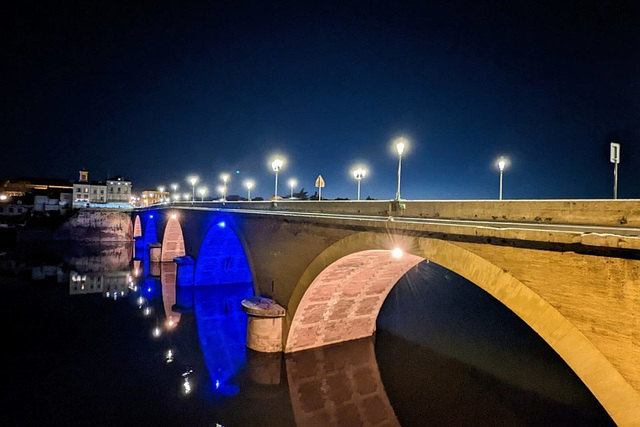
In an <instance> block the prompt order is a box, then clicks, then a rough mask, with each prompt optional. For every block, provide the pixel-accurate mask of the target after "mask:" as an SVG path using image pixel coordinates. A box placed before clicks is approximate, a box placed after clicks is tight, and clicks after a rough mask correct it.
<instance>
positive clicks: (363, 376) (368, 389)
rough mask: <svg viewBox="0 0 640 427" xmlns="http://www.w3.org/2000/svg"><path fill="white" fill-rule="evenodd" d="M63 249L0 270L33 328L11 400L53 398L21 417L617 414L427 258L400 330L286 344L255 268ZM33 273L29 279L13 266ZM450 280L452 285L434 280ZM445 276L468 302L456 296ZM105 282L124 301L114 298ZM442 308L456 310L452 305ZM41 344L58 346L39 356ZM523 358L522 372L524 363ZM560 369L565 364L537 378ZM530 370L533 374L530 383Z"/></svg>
mask: <svg viewBox="0 0 640 427" xmlns="http://www.w3.org/2000/svg"><path fill="white" fill-rule="evenodd" d="M82 251H86V257H85V256H83V255H82ZM53 253H54V252H53V251H50V252H47V254H45V255H33V254H28V255H25V254H17V255H16V256H14V257H13V258H10V257H9V256H8V255H6V254H5V255H0V266H6V269H5V270H3V271H2V274H3V275H4V277H2V276H0V280H2V279H3V278H4V279H5V281H4V282H3V283H4V285H6V286H5V288H10V289H13V291H12V292H14V293H13V294H10V295H8V298H9V300H10V301H14V300H15V301H25V304H28V305H23V306H22V307H21V306H19V305H16V307H15V309H14V310H13V311H10V315H11V316H12V319H16V320H15V322H13V323H14V324H15V325H17V326H15V328H17V329H16V330H17V331H18V333H17V336H18V338H19V339H16V341H15V342H12V341H11V339H10V342H9V344H10V346H11V347H10V348H16V349H17V352H18V353H19V354H18V355H17V360H16V361H14V364H15V366H18V367H19V368H20V369H17V370H16V373H15V374H11V375H9V376H8V377H7V381H8V382H11V383H14V384H18V385H17V386H16V388H17V389H16V393H15V395H16V396H18V397H19V398H18V399H16V401H15V403H11V402H9V403H10V404H9V405H8V406H9V407H15V408H22V407H24V406H20V404H21V402H33V405H34V407H37V408H38V409H39V411H38V414H36V415H34V416H33V417H34V418H33V419H28V421H29V422H24V419H23V418H20V417H24V414H22V413H21V414H18V415H11V416H10V418H9V419H10V420H14V421H15V420H19V421H22V422H13V423H11V424H12V425H15V424H25V423H26V424H29V423H31V424H43V423H46V422H47V421H48V420H50V419H51V418H52V417H53V416H56V419H57V420H59V423H60V424H63V425H87V424H91V423H92V422H95V420H100V422H98V423H99V424H104V425H131V424H140V425H150V424H153V425H164V424H179V425H199V426H200V425H216V423H219V424H221V425H228V426H231V425H262V426H269V425H274V426H288V425H299V426H314V425H319V426H320V425H321V426H351V425H353V426H396V425H399V423H402V425H429V424H437V425H479V424H485V425H495V424H501V425H553V424H555V425H558V424H563V425H571V424H580V423H582V424H589V425H598V424H607V422H610V420H608V418H607V417H606V414H604V412H603V411H602V409H601V408H600V407H599V406H598V405H597V402H595V404H594V402H593V400H594V399H593V398H592V396H590V395H588V392H585V388H584V387H582V389H580V388H579V386H580V384H578V385H577V386H576V385H575V384H571V381H573V380H575V378H573V377H571V374H572V373H571V372H569V373H568V374H569V379H567V372H566V370H562V369H558V366H557V363H555V362H553V363H552V362H550V359H548V358H547V356H548V355H546V356H544V357H542V356H541V353H539V352H538V353H536V352H535V350H533V347H532V346H531V344H527V343H526V342H525V341H523V340H524V338H522V335H520V333H518V334H517V336H516V337H511V335H505V332H504V328H502V329H498V330H497V332H496V329H495V327H496V325H502V326H504V323H505V320H504V319H503V318H502V317H500V316H498V315H496V314H492V315H491V316H490V317H489V321H488V324H485V325H484V326H479V325H480V323H479V321H478V319H480V318H481V317H482V316H481V310H484V308H483V307H484V303H483V302H482V301H481V300H479V299H477V298H475V297H473V298H470V297H469V296H468V295H462V294H460V293H459V292H458V291H459V289H458V287H457V285H456V284H455V283H453V282H452V281H451V280H448V279H446V278H442V277H440V278H438V277H436V276H434V275H432V276H428V277H427V276H425V274H426V273H425V272H424V271H422V272H421V273H420V271H418V273H420V274H418V275H417V276H413V277H412V278H410V279H411V280H410V281H407V280H405V281H404V282H403V283H404V285H402V283H401V284H400V285H399V286H398V288H397V292H395V293H393V294H392V295H391V297H390V298H391V299H390V300H389V301H390V305H389V306H388V307H387V308H389V309H390V310H387V312H386V313H383V316H382V318H381V321H380V326H384V327H386V328H387V329H389V330H392V331H393V332H394V334H391V333H387V332H384V331H382V330H380V331H379V332H378V334H377V335H376V336H375V337H372V338H366V339H363V340H359V341H353V342H348V343H343V344H339V345H335V346H331V347H326V348H320V349H313V350H306V351H302V352H298V353H294V354H288V355H286V356H285V355H283V354H281V353H277V354H260V353H256V352H253V351H251V350H247V349H246V346H245V340H246V324H247V318H246V315H245V313H244V312H242V310H241V308H240V301H241V300H242V299H243V298H246V297H249V296H252V294H253V287H252V284H251V283H229V284H222V283H221V282H224V280H216V281H215V282H217V284H211V285H203V284H200V285H195V286H194V285H191V284H190V283H192V281H186V282H183V283H181V280H180V277H178V273H177V269H176V265H175V264H173V263H163V264H159V263H150V262H149V261H148V259H145V258H144V257H143V258H137V259H133V260H132V259H131V255H132V254H131V249H130V245H122V246H121V247H120V248H117V247H114V246H102V247H90V248H84V249H77V248H76V249H74V248H72V249H71V250H70V252H64V253H61V255H60V256H58V255H52V254H53ZM143 255H144V254H143ZM127 257H129V258H127ZM211 265H213V264H211ZM221 265H222V266H226V267H228V266H229V265H232V263H226V262H223V263H221ZM34 271H35V273H34ZM12 275H13V276H12ZM20 275H21V276H22V277H24V279H25V280H24V281H22V282H20V281H16V280H14V281H13V282H9V281H7V280H6V277H7V276H12V278H13V277H16V276H20ZM60 277H63V278H64V284H61V285H59V286H58V285H56V284H55V282H56V281H59V278H60ZM425 278H428V279H429V280H427V282H428V283H427V282H424V279H425ZM420 280H422V281H420ZM437 280H439V281H442V283H444V284H445V286H441V287H436V286H431V285H429V283H431V282H432V281H437ZM11 283H19V284H20V285H19V286H18V285H16V286H14V287H13V288H11V287H10V284H11ZM20 286H21V287H22V288H20ZM418 288H420V289H422V291H423V292H416V289H418ZM445 290H446V291H447V292H449V293H451V292H453V295H454V297H453V300H454V301H455V302H456V304H455V305H457V306H458V307H462V310H463V311H462V312H455V311H452V310H453V309H452V308H451V307H450V305H447V304H445V302H446V301H447V300H446V298H444V296H443V292H444V291H445ZM107 292H108V296H109V299H110V300H113V299H114V295H115V298H116V299H118V300H119V302H118V303H113V301H106V300H105V299H104V298H103V297H104V296H107ZM24 293H26V295H28V296H26V297H25V296H24V295H25V294H24ZM79 294H84V295H86V296H85V297H77V295H79ZM69 295H71V297H70V296H69ZM464 302H466V304H464ZM24 306H28V307H32V306H35V307H38V310H24ZM60 307H64V310H61V309H60ZM436 309H438V310H436ZM438 311H442V312H444V313H440V314H439V315H438V316H440V317H438V316H436V313H437V312H438ZM78 319H86V321H81V322H79V321H78ZM33 324H36V325H39V326H38V327H37V328H33V326H30V325H33ZM489 327H492V328H494V329H490V328H489ZM441 328H444V329H441ZM396 332H402V333H403V334H404V336H403V337H399V336H397V335H399V334H397V333H396ZM472 332H473V333H472ZM474 334H480V335H481V336H480V335H479V336H475V335H474ZM26 336H28V337H29V340H25V339H24V337H26ZM481 338H482V339H481ZM505 340H506V341H505ZM504 342H506V343H507V344H504ZM25 343H27V344H25ZM501 343H502V344H501ZM516 344H517V345H516ZM525 344H526V345H525ZM505 345H506V348H504V346H505ZM523 345H524V347H522V346H523ZM518 348H520V350H518ZM523 349H524V350H523ZM456 352H458V353H459V352H462V353H463V354H462V355H461V356H460V355H459V356H457V357H456ZM523 352H524V353H525V354H524V355H523V354H522V353H523ZM496 353H497V354H496ZM41 354H47V355H48V356H47V357H46V358H42V357H34V355H41ZM532 354H533V355H534V356H529V355H532ZM489 356H491V357H489ZM494 356H495V357H494ZM552 356H553V355H552ZM505 358H506V359H509V360H506V359H505ZM496 360H497V361H499V363H498V362H495V361H496ZM505 360H506V361H505ZM515 360H518V361H519V362H520V364H519V365H515V364H514V363H513V361H515ZM69 361H72V362H69ZM491 361H493V362H491ZM489 362H490V363H489ZM496 363H497V364H498V365H500V366H497V365H496ZM536 363H537V364H538V365H536ZM97 365H99V366H100V367H101V368H100V369H95V367H96V366H97ZM529 365H530V366H529ZM513 366H519V367H520V369H519V373H520V374H521V375H519V376H518V375H517V376H515V377H513V378H512V374H513V372H514V371H516V370H515V369H514V368H513ZM523 366H524V367H523ZM546 374H548V376H550V377H551V378H549V379H548V380H545V381H544V383H541V384H537V383H538V382H541V381H542V380H541V379H543V378H544V377H545V375H546ZM527 377H528V378H529V380H530V381H529V382H530V383H533V384H529V385H527V383H525V382H524V380H525V379H527ZM572 378H573V379H572ZM567 384H568V385H567ZM585 393H586V396H587V397H588V398H589V399H587V398H585ZM140 396H144V399H140V398H139V397H140ZM15 412H18V411H17V410H16V411H15ZM118 414H119V415H118ZM12 417H13V418H12ZM31 421H33V422H31Z"/></svg>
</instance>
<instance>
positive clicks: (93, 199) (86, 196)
mask: <svg viewBox="0 0 640 427" xmlns="http://www.w3.org/2000/svg"><path fill="white" fill-rule="evenodd" d="M79 175H80V176H79V177H78V180H77V181H75V182H74V183H73V206H74V207H84V206H86V205H87V204H89V203H107V184H106V183H105V182H104V181H89V172H88V171H85V170H81V171H80V173H79Z"/></svg>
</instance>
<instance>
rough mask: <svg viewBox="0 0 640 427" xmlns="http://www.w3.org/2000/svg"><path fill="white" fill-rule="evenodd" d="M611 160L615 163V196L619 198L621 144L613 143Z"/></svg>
mask: <svg viewBox="0 0 640 427" xmlns="http://www.w3.org/2000/svg"><path fill="white" fill-rule="evenodd" d="M610 160H611V163H613V198H614V200H615V199H617V198H618V164H619V163H620V144H619V143H617V142H612V143H611V149H610Z"/></svg>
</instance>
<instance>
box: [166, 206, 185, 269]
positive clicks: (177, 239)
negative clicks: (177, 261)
mask: <svg viewBox="0 0 640 427" xmlns="http://www.w3.org/2000/svg"><path fill="white" fill-rule="evenodd" d="M184 255H185V250H184V236H183V235H182V227H181V226H180V221H178V217H177V214H170V215H169V221H168V222H167V226H166V227H165V229H164V234H163V237H162V258H161V261H162V262H172V261H173V259H174V258H176V257H180V256H184Z"/></svg>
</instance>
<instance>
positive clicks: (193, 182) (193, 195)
mask: <svg viewBox="0 0 640 427" xmlns="http://www.w3.org/2000/svg"><path fill="white" fill-rule="evenodd" d="M189 183H190V184H191V203H192V204H193V202H194V201H195V200H196V184H197V183H198V177H197V176H192V177H190V178H189Z"/></svg>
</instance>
